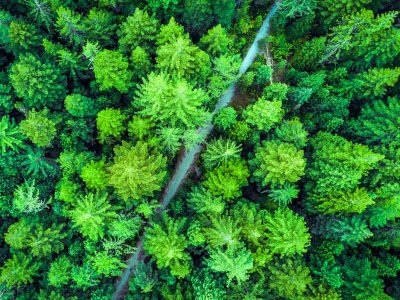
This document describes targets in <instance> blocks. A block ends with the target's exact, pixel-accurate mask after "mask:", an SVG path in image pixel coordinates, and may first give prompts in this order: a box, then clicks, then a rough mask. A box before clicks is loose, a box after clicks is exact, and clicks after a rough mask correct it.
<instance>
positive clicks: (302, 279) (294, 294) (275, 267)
mask: <svg viewBox="0 0 400 300" xmlns="http://www.w3.org/2000/svg"><path fill="white" fill-rule="evenodd" d="M268 270H269V271H270V273H271V275H270V277H269V286H270V288H271V289H272V290H274V291H275V292H276V293H277V295H278V296H280V297H283V298H286V299H299V297H300V296H302V295H303V294H304V292H305V291H306V289H307V286H308V285H310V284H311V276H310V269H309V268H308V267H307V266H306V265H305V264H304V262H303V261H302V260H301V259H299V258H298V257H297V258H294V259H290V258H289V259H286V260H284V261H279V260H278V261H275V263H273V264H270V265H269V266H268Z"/></svg>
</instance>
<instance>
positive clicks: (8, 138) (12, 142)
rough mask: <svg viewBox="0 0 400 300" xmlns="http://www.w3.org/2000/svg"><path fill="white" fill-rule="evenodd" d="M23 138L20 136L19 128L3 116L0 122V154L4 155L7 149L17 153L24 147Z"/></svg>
mask: <svg viewBox="0 0 400 300" xmlns="http://www.w3.org/2000/svg"><path fill="white" fill-rule="evenodd" d="M24 139H25V137H24V136H23V135H22V134H21V131H20V128H19V127H17V126H16V125H15V123H14V122H13V120H12V121H10V118H9V117H8V116H3V117H2V118H1V120H0V146H1V152H2V154H4V153H6V152H7V150H8V148H9V149H12V150H14V151H19V149H20V148H23V147H24V144H23V140H24Z"/></svg>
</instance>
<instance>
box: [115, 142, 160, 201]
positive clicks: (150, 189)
mask: <svg viewBox="0 0 400 300" xmlns="http://www.w3.org/2000/svg"><path fill="white" fill-rule="evenodd" d="M114 152H115V156H114V163H113V164H112V165H111V166H110V167H109V172H110V180H109V183H110V185H112V186H113V187H114V188H115V189H116V192H117V193H118V195H119V196H120V197H121V198H122V199H124V200H126V201H127V200H129V199H133V200H139V199H143V197H146V196H153V194H154V192H155V191H159V190H161V184H162V183H163V180H164V178H165V175H166V172H165V165H166V158H165V157H163V156H162V155H161V154H159V153H157V152H156V151H153V150H151V149H149V146H148V145H147V144H146V143H143V142H138V143H137V144H136V145H135V146H133V145H131V144H129V143H126V142H122V145H121V146H116V147H115V148H114Z"/></svg>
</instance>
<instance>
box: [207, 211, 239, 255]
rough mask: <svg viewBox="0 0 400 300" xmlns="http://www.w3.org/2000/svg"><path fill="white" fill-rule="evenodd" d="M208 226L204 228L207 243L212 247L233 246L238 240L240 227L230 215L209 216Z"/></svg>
mask: <svg viewBox="0 0 400 300" xmlns="http://www.w3.org/2000/svg"><path fill="white" fill-rule="evenodd" d="M210 221H211V224H210V227H208V228H205V229H204V235H205V237H206V240H207V243H208V244H209V245H210V246H211V248H213V249H219V248H220V247H224V246H226V247H228V248H229V247H233V246H234V245H236V244H237V243H238V242H239V236H240V231H241V228H240V226H239V221H238V220H234V219H232V218H231V217H230V216H227V215H225V216H221V217H218V218H217V217H210Z"/></svg>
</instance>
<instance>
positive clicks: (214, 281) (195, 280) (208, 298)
mask: <svg viewBox="0 0 400 300" xmlns="http://www.w3.org/2000/svg"><path fill="white" fill-rule="evenodd" d="M190 282H191V284H192V286H193V292H194V297H195V299H198V300H217V299H220V300H222V299H226V290H225V287H224V285H223V282H222V280H221V279H219V278H217V277H216V276H215V275H213V273H212V272H211V271H210V269H208V268H202V269H200V270H196V271H195V273H194V274H193V275H192V276H191V278H190Z"/></svg>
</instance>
